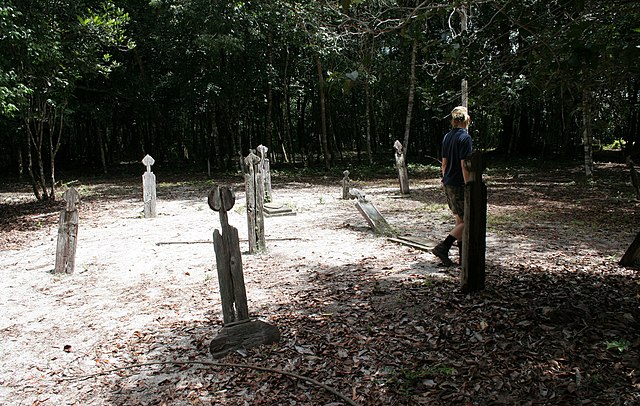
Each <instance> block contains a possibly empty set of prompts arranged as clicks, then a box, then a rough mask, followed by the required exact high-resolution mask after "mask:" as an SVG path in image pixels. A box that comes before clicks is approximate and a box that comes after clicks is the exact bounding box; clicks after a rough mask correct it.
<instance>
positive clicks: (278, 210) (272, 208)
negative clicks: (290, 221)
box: [263, 202, 296, 217]
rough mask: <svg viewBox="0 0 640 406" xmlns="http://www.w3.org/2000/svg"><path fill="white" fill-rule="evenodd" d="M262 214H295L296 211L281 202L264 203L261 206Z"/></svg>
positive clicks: (269, 215) (270, 215) (268, 215)
mask: <svg viewBox="0 0 640 406" xmlns="http://www.w3.org/2000/svg"><path fill="white" fill-rule="evenodd" d="M263 211H264V215H265V216H267V217H275V216H295V215H296V213H295V212H294V211H293V210H291V209H290V208H289V207H286V206H285V205H284V204H282V203H273V202H271V203H265V204H264V207H263Z"/></svg>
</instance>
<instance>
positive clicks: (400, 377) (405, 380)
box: [386, 364, 456, 396]
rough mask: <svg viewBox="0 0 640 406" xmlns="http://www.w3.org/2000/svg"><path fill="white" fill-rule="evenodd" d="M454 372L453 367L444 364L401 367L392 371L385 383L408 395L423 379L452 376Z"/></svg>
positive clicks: (413, 391) (414, 390)
mask: <svg viewBox="0 0 640 406" xmlns="http://www.w3.org/2000/svg"><path fill="white" fill-rule="evenodd" d="M455 373H456V370H455V368H453V367H451V366H449V365H445V364H436V365H429V366H423V367H422V368H402V369H400V370H397V371H394V372H393V373H392V375H391V377H390V378H389V379H388V380H387V382H386V383H387V385H388V386H390V387H392V388H394V389H395V390H396V391H398V392H399V393H402V394H403V395H405V396H410V395H412V394H413V393H415V392H416V389H417V388H419V387H420V386H421V385H422V384H423V381H425V380H435V379H437V378H440V377H447V376H452V375H454V374H455Z"/></svg>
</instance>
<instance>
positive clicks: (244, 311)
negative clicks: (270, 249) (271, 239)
mask: <svg viewBox="0 0 640 406" xmlns="http://www.w3.org/2000/svg"><path fill="white" fill-rule="evenodd" d="M235 201H236V197H235V194H234V193H233V190H231V189H229V188H227V187H222V188H221V187H220V186H216V187H214V188H213V189H212V190H211V192H209V196H208V203H209V207H210V208H211V210H214V211H217V212H218V213H219V214H220V226H221V229H222V234H220V232H219V231H218V230H217V229H216V230H214V232H213V246H214V249H215V251H216V267H217V269H218V283H219V284H220V297H221V299H222V316H223V319H224V322H225V324H226V323H232V322H235V321H239V320H248V319H249V308H248V307H247V293H246V291H245V288H244V276H243V274H242V255H241V253H240V240H239V238H238V229H236V228H235V227H232V226H230V225H229V220H228V217H227V211H229V210H231V208H232V207H233V205H234V204H235Z"/></svg>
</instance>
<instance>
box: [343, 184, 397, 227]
mask: <svg viewBox="0 0 640 406" xmlns="http://www.w3.org/2000/svg"><path fill="white" fill-rule="evenodd" d="M350 193H351V194H352V195H353V196H355V197H356V198H357V199H358V200H357V201H356V207H357V208H358V211H359V212H360V214H362V216H363V217H364V218H365V220H367V223H369V225H370V226H371V228H372V229H373V231H375V232H376V233H377V234H381V235H386V236H390V235H393V234H395V233H394V232H393V229H392V228H391V226H390V225H389V223H387V220H385V219H384V217H382V215H381V214H380V212H379V211H378V209H376V206H374V205H373V203H371V202H370V201H369V199H367V197H366V196H365V195H364V193H362V192H361V191H360V190H359V189H352V190H351V192H350Z"/></svg>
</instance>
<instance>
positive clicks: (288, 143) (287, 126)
mask: <svg viewBox="0 0 640 406" xmlns="http://www.w3.org/2000/svg"><path fill="white" fill-rule="evenodd" d="M285 51H286V58H285V61H284V75H283V77H284V80H283V81H282V82H283V83H282V85H283V86H282V88H283V93H284V106H283V109H282V115H283V120H284V125H283V126H282V128H283V131H284V142H283V143H282V153H283V154H284V162H285V163H289V156H288V154H287V150H289V153H290V154H293V155H292V159H293V160H294V161H295V159H294V157H295V151H294V149H293V142H292V140H291V127H292V125H291V124H292V123H291V114H290V112H289V104H290V98H289V47H286V49H285ZM294 163H295V162H294Z"/></svg>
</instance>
